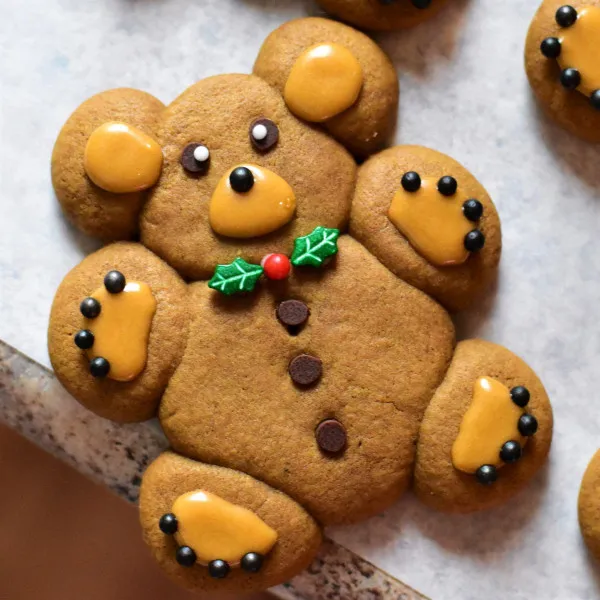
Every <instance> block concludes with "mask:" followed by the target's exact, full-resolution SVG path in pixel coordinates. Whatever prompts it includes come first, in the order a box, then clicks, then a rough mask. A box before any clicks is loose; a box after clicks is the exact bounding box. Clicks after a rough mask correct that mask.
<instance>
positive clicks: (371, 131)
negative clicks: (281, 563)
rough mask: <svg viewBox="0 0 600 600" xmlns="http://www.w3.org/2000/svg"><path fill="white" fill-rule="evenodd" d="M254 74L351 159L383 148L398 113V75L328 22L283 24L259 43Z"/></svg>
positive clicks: (370, 45) (365, 44)
mask: <svg viewBox="0 0 600 600" xmlns="http://www.w3.org/2000/svg"><path fill="white" fill-rule="evenodd" d="M254 74H255V75H258V76H259V77H260V78H262V79H264V80H265V81H267V82H268V83H270V84H271V85H272V86H274V87H276V88H277V89H278V90H279V91H280V92H281V93H282V94H283V96H284V98H285V101H286V104H287V106H288V108H289V109H290V110H291V111H292V112H293V113H294V114H295V115H296V116H297V117H300V118H301V119H304V120H305V121H308V122H310V123H319V124H322V126H323V127H324V128H325V129H326V130H327V131H328V132H329V133H330V134H331V135H332V136H333V137H334V138H335V139H337V140H338V141H339V142H341V143H342V144H343V145H344V146H346V148H348V149H349V150H350V151H351V152H352V153H353V154H355V155H356V156H359V157H365V156H368V155H369V154H372V153H373V152H375V151H377V150H379V149H380V148H382V147H384V146H385V145H386V144H387V142H388V141H389V138H390V137H391V135H392V134H393V131H394V127H395V123H396V115H397V110H398V76H397V74H396V69H395V68H394V65H393V64H392V63H391V61H390V59H389V58H388V57H387V55H386V54H385V53H384V52H383V50H381V48H379V46H377V44H375V42H373V41H372V40H371V39H370V38H368V37H367V36H366V35H364V34H362V33H360V32H358V31H356V30H355V29H352V27H347V26H346V25H343V24H341V23H336V22H335V21H330V20H329V19H320V18H307V19H297V20H295V21H290V22H289V23H285V24H284V25H282V26H281V27H279V28H278V29H276V30H275V31H273V33H271V34H270V35H269V37H268V38H267V39H266V40H265V42H264V44H263V45H262V48H261V49H260V52H259V54H258V58H257V59H256V62H255V63H254Z"/></svg>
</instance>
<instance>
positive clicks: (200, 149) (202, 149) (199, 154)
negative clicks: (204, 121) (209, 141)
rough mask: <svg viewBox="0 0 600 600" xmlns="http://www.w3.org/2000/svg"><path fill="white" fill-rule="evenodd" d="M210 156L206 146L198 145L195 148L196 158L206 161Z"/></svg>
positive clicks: (199, 160)
mask: <svg viewBox="0 0 600 600" xmlns="http://www.w3.org/2000/svg"><path fill="white" fill-rule="evenodd" d="M209 156H210V152H209V151H208V148H207V147H206V146H197V147H196V148H195V149H194V158H195V159H196V160H197V161H198V162H206V161H207V160H208V158H209Z"/></svg>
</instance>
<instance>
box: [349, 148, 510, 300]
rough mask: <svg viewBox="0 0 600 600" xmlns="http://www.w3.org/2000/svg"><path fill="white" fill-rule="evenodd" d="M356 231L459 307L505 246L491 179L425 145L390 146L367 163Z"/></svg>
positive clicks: (486, 280) (384, 257) (406, 275)
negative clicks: (487, 184)
mask: <svg viewBox="0 0 600 600" xmlns="http://www.w3.org/2000/svg"><path fill="white" fill-rule="evenodd" d="M399 184H400V185H399ZM350 233H351V234H352V235H353V236H354V237H355V238H356V239H357V240H358V241H360V242H362V243H363V244H364V245H365V247H366V248H367V249H368V250H370V251H371V252H372V253H373V254H374V255H375V256H376V257H377V258H378V259H379V260H380V261H381V262H382V263H383V264H384V265H385V266H386V267H388V269H390V270H391V271H392V272H393V273H395V274H396V275H397V276H398V277H401V278H402V279H404V280H405V281H407V282H408V283H410V284H412V285H414V286H415V287H417V288H419V289H421V290H423V291H425V292H426V293H428V294H429V295H430V296H432V297H433V298H435V299H436V300H438V301H439V302H441V303H442V304H443V305H444V306H446V307H447V308H448V309H449V310H451V311H458V310H462V309H464V308H466V307H467V306H469V305H470V304H472V303H473V302H474V301H475V300H476V299H477V297H478V296H479V295H480V294H481V293H482V292H483V291H484V290H485V289H486V288H487V287H488V286H489V284H490V282H491V281H492V280H493V279H494V277H495V275H496V272H497V267H498V262H499V260H500V252H501V246H502V242H501V232H500V220H499V219H498V214H497V213H496V209H495V207H494V204H493V203H492V201H491V199H490V197H489V195H488V193H487V192H486V191H485V189H484V188H483V186H482V185H481V184H480V183H479V182H478V181H477V180H476V179H475V177H473V175H471V173H469V172H468V171H467V170H466V169H465V168H464V167H463V166H462V165H460V164H459V163H458V162H456V161H455V160H453V159H452V158H450V157H449V156H446V155H445V154H442V153H441V152H436V151H435V150H430V149H429V148H424V147H422V146H396V147H394V148H389V149H388V150H384V151H383V152H380V153H379V154H377V155H375V156H373V157H372V158H370V159H369V160H368V161H366V162H365V163H364V164H363V165H362V166H361V167H360V169H359V173H358V180H357V182H356V191H355V193H354V200H353V202H352V212H351V216H350Z"/></svg>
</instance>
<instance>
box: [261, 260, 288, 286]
mask: <svg viewBox="0 0 600 600" xmlns="http://www.w3.org/2000/svg"><path fill="white" fill-rule="evenodd" d="M262 267H263V269H264V270H265V276H266V277H267V279H275V280H279V279H285V278H286V277H288V276H289V274H290V271H291V270H292V265H291V263H290V259H289V258H288V257H287V256H286V255H285V254H267V256H265V257H264V258H263V259H262Z"/></svg>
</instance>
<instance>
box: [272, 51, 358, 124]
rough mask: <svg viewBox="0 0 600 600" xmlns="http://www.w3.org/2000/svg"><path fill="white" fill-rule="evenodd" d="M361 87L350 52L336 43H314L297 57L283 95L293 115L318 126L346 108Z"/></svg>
mask: <svg viewBox="0 0 600 600" xmlns="http://www.w3.org/2000/svg"><path fill="white" fill-rule="evenodd" d="M362 85H363V72H362V67H361V66H360V63H359V62H358V60H357V59H356V57H355V56H354V54H352V52H350V50H348V49H347V48H345V47H344V46H341V45H340V44H334V43H328V44H317V45H315V46H311V47H310V48H308V49H307V50H305V51H304V52H303V53H302V54H301V55H300V56H299V57H298V58H297V60H296V62H295V63H294V66H293V67H292V70H291V71H290V74H289V76H288V79H287V82H286V84H285V88H284V92H283V95H284V98H285V102H286V104H287V105H288V108H289V109H290V110H291V111H292V112H293V113H294V114H295V115H296V116H298V117H300V118H301V119H305V120H306V121H312V122H315V123H321V122H323V121H327V119H331V118H332V117H335V116H336V115H338V114H340V113H341V112H343V111H345V110H347V109H348V108H350V107H351V106H352V105H353V104H354V103H355V102H356V100H357V98H358V95H359V94H360V90H361V88H362Z"/></svg>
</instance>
